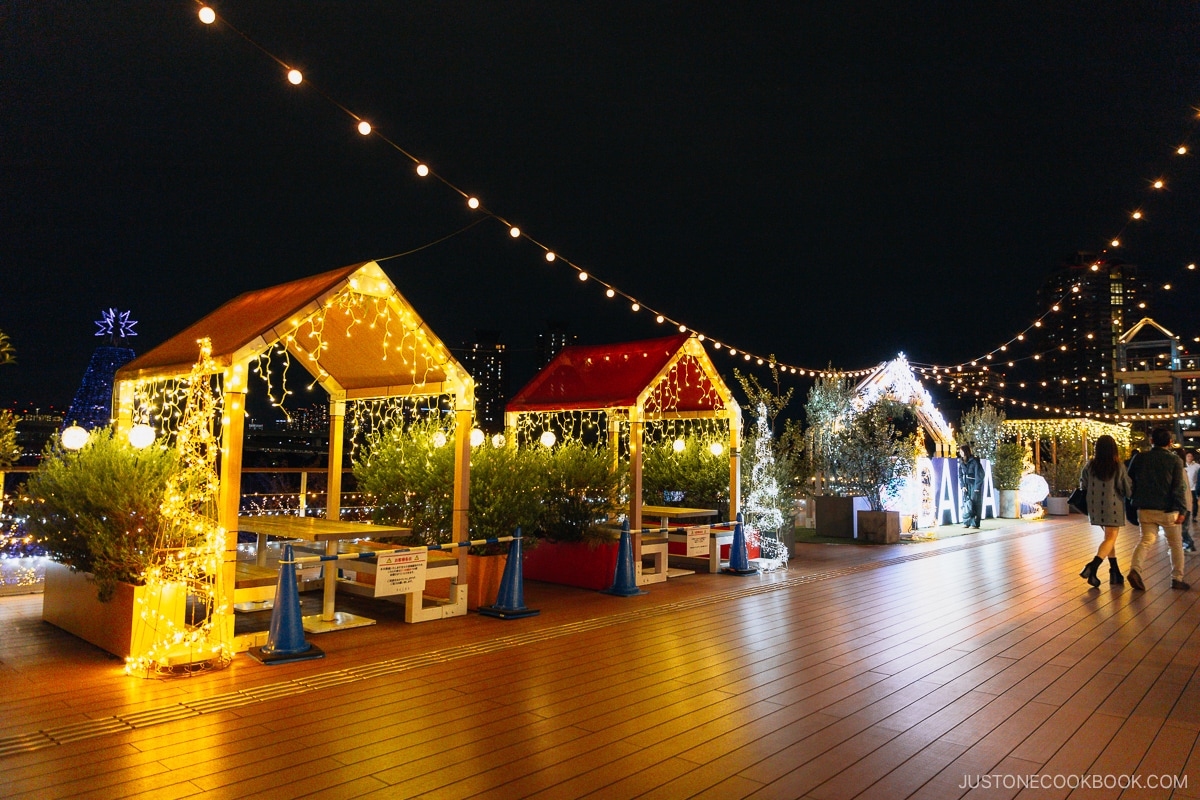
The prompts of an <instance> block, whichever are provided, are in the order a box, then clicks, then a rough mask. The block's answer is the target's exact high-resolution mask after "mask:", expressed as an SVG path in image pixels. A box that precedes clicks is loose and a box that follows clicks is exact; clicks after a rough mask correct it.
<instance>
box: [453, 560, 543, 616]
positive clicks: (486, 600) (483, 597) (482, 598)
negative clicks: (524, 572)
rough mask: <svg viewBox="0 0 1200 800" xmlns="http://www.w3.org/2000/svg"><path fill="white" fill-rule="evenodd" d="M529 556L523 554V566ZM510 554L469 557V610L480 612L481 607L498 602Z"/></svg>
mask: <svg viewBox="0 0 1200 800" xmlns="http://www.w3.org/2000/svg"><path fill="white" fill-rule="evenodd" d="M527 558H528V556H526V555H525V554H524V553H522V564H524V563H525V561H526V559H527ZM507 564H508V554H507V553H501V554H499V555H495V556H471V555H469V556H467V609H468V610H470V611H478V610H479V607H480V606H490V605H493V604H494V603H495V602H496V594H497V593H498V592H499V591H500V581H501V580H503V579H504V568H505V566H506V565H507Z"/></svg>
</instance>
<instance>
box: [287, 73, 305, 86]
mask: <svg viewBox="0 0 1200 800" xmlns="http://www.w3.org/2000/svg"><path fill="white" fill-rule="evenodd" d="M287 78H288V83H290V84H292V85H293V86H299V85H300V84H301V83H303V82H304V75H302V74H301V73H300V70H298V69H289V70H288V74H287Z"/></svg>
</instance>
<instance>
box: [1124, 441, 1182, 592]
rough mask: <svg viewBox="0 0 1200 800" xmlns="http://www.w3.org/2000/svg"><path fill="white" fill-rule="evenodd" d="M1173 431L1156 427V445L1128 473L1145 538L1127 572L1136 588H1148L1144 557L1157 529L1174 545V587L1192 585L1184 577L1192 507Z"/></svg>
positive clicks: (1172, 547)
mask: <svg viewBox="0 0 1200 800" xmlns="http://www.w3.org/2000/svg"><path fill="white" fill-rule="evenodd" d="M1172 439H1173V437H1172V435H1171V431H1169V430H1167V429H1166V428H1155V430H1154V432H1153V433H1151V434H1150V442H1151V444H1153V445H1154V447H1153V448H1152V449H1151V450H1150V452H1148V453H1142V454H1141V455H1140V456H1138V457H1137V458H1136V459H1134V461H1133V466H1132V467H1131V468H1130V474H1129V476H1130V477H1131V478H1133V504H1134V507H1136V508H1137V510H1138V524H1139V525H1140V526H1141V528H1142V540H1141V541H1140V542H1138V546H1137V547H1135V548H1134V549H1133V564H1132V567H1131V569H1130V570H1129V574H1128V575H1127V576H1126V577H1127V578H1128V579H1129V585H1130V586H1132V587H1133V588H1134V589H1138V590H1140V591H1145V589H1146V584H1145V582H1144V581H1142V560H1143V559H1144V558H1145V555H1146V548H1147V547H1149V546H1150V545H1152V544H1154V540H1155V539H1156V538H1157V537H1158V529H1159V528H1162V529H1163V532H1164V533H1166V535H1167V544H1168V546H1169V547H1170V549H1171V588H1172V589H1180V590H1187V589H1190V588H1192V587H1191V586H1190V585H1189V584H1187V583H1184V581H1183V527H1182V524H1183V520H1184V517H1185V516H1186V515H1187V512H1188V509H1189V508H1190V507H1191V498H1190V497H1189V496H1188V495H1189V492H1188V488H1187V485H1188V483H1187V476H1186V475H1185V474H1184V471H1183V462H1182V461H1181V460H1180V459H1179V457H1178V456H1176V455H1175V454H1174V453H1172V452H1171V441H1172Z"/></svg>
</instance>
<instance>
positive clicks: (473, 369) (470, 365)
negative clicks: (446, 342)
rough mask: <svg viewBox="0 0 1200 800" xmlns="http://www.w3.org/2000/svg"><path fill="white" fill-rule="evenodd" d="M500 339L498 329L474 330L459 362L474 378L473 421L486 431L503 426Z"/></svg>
mask: <svg viewBox="0 0 1200 800" xmlns="http://www.w3.org/2000/svg"><path fill="white" fill-rule="evenodd" d="M500 339H501V334H500V331H488V330H476V331H475V341H473V342H469V343H466V344H465V345H464V346H463V352H462V365H463V367H464V368H465V369H466V370H467V372H469V373H470V374H471V377H472V378H474V379H475V421H476V424H478V425H479V427H480V428H482V429H483V430H484V431H486V432H488V433H500V432H501V431H503V430H504V405H505V404H506V403H507V402H508V374H509V370H508V350H507V348H506V346H505V344H504V343H503V342H501V341H500Z"/></svg>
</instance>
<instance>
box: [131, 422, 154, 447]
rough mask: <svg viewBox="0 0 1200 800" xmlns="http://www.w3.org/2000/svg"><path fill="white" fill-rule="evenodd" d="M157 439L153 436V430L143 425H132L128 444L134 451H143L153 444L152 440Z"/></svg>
mask: <svg viewBox="0 0 1200 800" xmlns="http://www.w3.org/2000/svg"><path fill="white" fill-rule="evenodd" d="M156 438H158V437H157V436H155V435H154V428H151V427H150V426H149V425H147V424H145V423H141V424H138V425H134V426H133V427H132V428H130V429H129V444H131V445H132V446H133V447H134V449H136V450H144V449H146V448H147V447H149V446H150V445H152V444H154V440H155V439H156Z"/></svg>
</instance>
